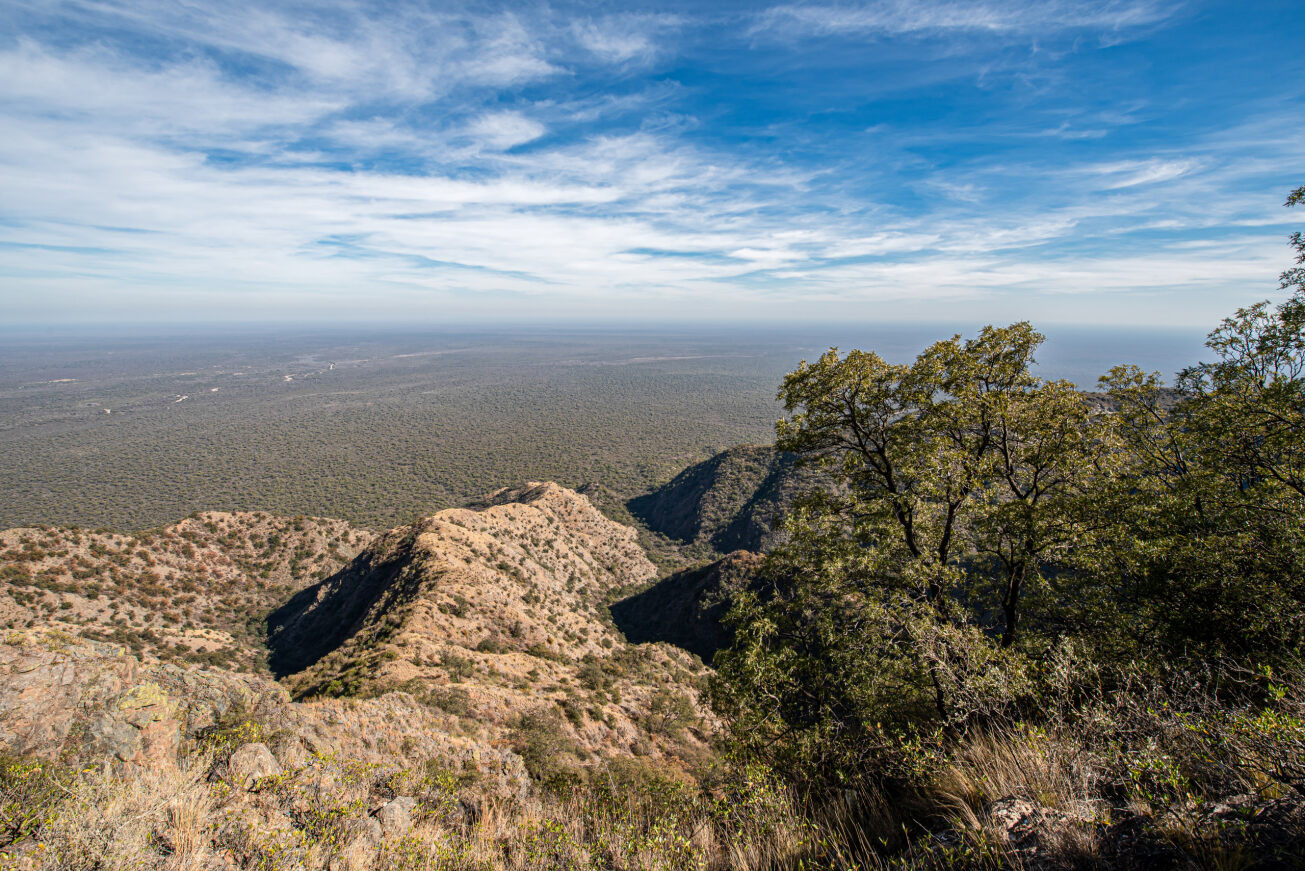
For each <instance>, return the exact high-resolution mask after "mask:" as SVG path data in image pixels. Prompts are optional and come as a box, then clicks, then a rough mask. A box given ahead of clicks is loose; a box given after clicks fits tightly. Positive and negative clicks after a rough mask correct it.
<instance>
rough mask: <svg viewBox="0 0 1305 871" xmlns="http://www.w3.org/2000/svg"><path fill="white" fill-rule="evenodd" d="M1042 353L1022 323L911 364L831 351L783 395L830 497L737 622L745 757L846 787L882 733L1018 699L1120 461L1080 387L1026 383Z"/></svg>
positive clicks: (949, 722) (729, 661)
mask: <svg viewBox="0 0 1305 871" xmlns="http://www.w3.org/2000/svg"><path fill="white" fill-rule="evenodd" d="M1041 342H1042V336H1041V335H1040V334H1038V333H1037V332H1036V331H1034V330H1033V329H1032V328H1031V327H1030V326H1029V325H1028V324H1026V323H1020V324H1015V325H1012V326H1009V327H1005V328H995V327H988V328H985V329H984V330H982V331H981V332H980V333H979V334H978V336H976V337H974V338H972V339H968V340H964V339H962V338H961V337H960V336H953V337H952V338H950V339H948V340H945V341H941V342H937V343H935V344H934V345H932V346H931V347H929V348H928V349H926V350H925V351H924V352H923V353H922V354H920V355H919V357H917V358H916V360H915V361H914V362H913V363H912V364H910V365H902V364H892V363H888V362H887V361H885V360H883V359H882V358H881V357H879V356H878V355H876V354H874V353H870V352H863V351H852V352H850V353H848V354H847V355H845V356H844V355H840V354H839V353H838V351H837V350H836V349H832V350H830V351H829V352H828V353H826V354H825V355H823V356H822V357H821V358H820V359H819V360H817V361H816V362H814V363H805V362H804V363H803V364H802V365H801V366H799V367H798V368H797V369H796V370H795V371H794V372H792V373H791V374H790V375H789V376H788V377H787V378H786V379H785V380H784V384H783V386H782V388H781V390H780V398H781V399H782V400H783V402H784V404H785V408H786V410H787V411H788V415H787V417H786V418H785V419H784V420H782V421H780V423H779V424H778V439H777V446H778V447H780V448H781V449H783V450H787V451H792V452H794V453H796V454H798V455H799V456H800V457H801V458H803V460H804V461H806V462H812V463H818V464H821V465H823V466H824V467H826V469H827V470H828V471H829V472H830V474H832V475H833V476H834V478H835V479H836V480H837V481H838V482H839V483H840V485H841V486H840V487H839V488H837V489H836V492H837V494H838V495H834V496H830V495H827V494H826V495H822V496H821V497H819V498H818V499H813V500H811V501H809V502H807V503H806V504H804V505H803V506H801V508H800V509H799V510H797V511H795V512H793V513H792V515H791V518H790V521H789V530H788V531H789V536H790V539H789V542H788V543H787V544H786V545H785V546H784V547H782V548H779V549H778V550H776V551H775V552H774V553H772V554H771V555H770V558H769V560H768V563H767V567H766V577H767V578H768V579H769V584H768V586H765V587H764V588H763V590H764V593H762V594H757V595H753V596H750V597H745V598H743V599H741V600H740V601H739V602H738V603H737V605H736V607H735V609H734V620H735V629H736V643H735V646H734V648H733V650H731V651H727V652H725V653H723V654H722V655H721V657H720V658H719V659H718V663H719V666H720V673H721V680H720V681H718V692H717V698H718V701H720V702H722V704H723V706H724V708H725V709H726V711H727V713H729V714H731V716H732V717H733V719H734V722H735V725H736V727H737V729H736V733H737V734H740V735H744V736H746V739H747V740H748V741H749V742H750V743H752V745H753V746H754V747H757V748H765V749H766V752H768V753H770V754H772V755H779V754H789V756H790V757H793V758H786V759H785V760H784V761H785V764H786V765H790V766H794V767H795V768H796V767H803V768H805V769H806V770H809V771H825V772H846V771H849V770H852V771H855V770H858V769H860V768H862V767H863V766H865V765H866V764H868V761H867V759H866V756H867V754H869V755H870V756H874V757H876V758H878V756H879V751H880V750H882V749H884V748H887V747H891V746H893V744H894V743H895V741H896V739H893V738H890V737H889V735H890V734H896V735H899V736H900V733H901V732H902V731H903V730H906V731H919V730H920V729H922V728H923V729H925V730H926V731H927V730H931V729H934V728H947V729H962V728H965V727H966V726H967V725H968V724H969V723H970V722H972V721H973V720H975V719H982V718H983V717H985V716H988V715H991V714H992V713H994V710H993V706H994V705H1003V704H1006V703H1007V702H1009V701H1010V700H1011V699H1013V698H1016V697H1018V696H1019V695H1020V692H1021V690H1020V687H1021V686H1022V684H1023V683H1024V681H1025V668H1024V666H1025V653H1026V652H1027V651H1029V650H1036V649H1038V648H1039V647H1040V646H1041V645H1042V644H1043V643H1044V642H1045V639H1044V638H1043V637H1041V636H1040V634H1039V632H1038V631H1037V630H1038V627H1039V618H1038V615H1037V613H1036V611H1037V608H1036V603H1038V602H1040V601H1043V600H1048V599H1050V600H1054V598H1055V597H1054V596H1048V593H1049V591H1050V590H1051V588H1052V585H1053V581H1056V580H1057V579H1058V578H1060V577H1062V576H1063V575H1065V573H1066V572H1068V571H1070V562H1069V559H1068V558H1069V557H1070V556H1071V555H1072V554H1073V553H1074V552H1075V551H1076V550H1077V549H1080V548H1082V547H1084V546H1085V545H1086V544H1087V543H1088V542H1089V541H1091V540H1092V538H1093V536H1094V535H1096V534H1097V532H1098V531H1099V524H1098V522H1097V514H1095V513H1094V512H1093V511H1091V510H1088V509H1089V504H1088V503H1089V499H1090V496H1091V494H1092V492H1093V491H1094V489H1096V488H1097V486H1098V481H1099V480H1100V479H1102V478H1103V477H1108V475H1109V474H1110V469H1111V468H1112V457H1113V455H1114V454H1115V453H1116V451H1115V449H1114V446H1113V443H1112V438H1111V429H1110V427H1109V425H1108V421H1107V420H1106V419H1105V418H1103V417H1102V416H1101V415H1100V414H1098V413H1096V412H1095V411H1094V409H1093V407H1092V405H1091V404H1090V403H1089V402H1088V401H1086V399H1085V398H1084V397H1083V396H1082V394H1080V393H1078V392H1077V391H1075V390H1074V388H1073V385H1070V384H1068V383H1066V382H1060V381H1046V380H1044V379H1041V378H1039V377H1037V376H1036V375H1035V374H1034V373H1033V371H1032V365H1033V362H1034V357H1033V355H1034V352H1035V351H1036V349H1037V348H1038V346H1039V344H1040V343H1041ZM1030 602H1032V603H1035V608H1034V611H1035V613H1034V614H1033V616H1032V617H1031V618H1030V617H1029V616H1027V612H1028V610H1029V603H1030ZM799 759H800V760H802V762H801V765H800V766H799ZM881 761H882V760H881Z"/></svg>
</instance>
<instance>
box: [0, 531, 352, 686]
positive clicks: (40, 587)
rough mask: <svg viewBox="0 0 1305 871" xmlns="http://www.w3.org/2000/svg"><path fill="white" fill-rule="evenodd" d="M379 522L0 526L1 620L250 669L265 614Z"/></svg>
mask: <svg viewBox="0 0 1305 871" xmlns="http://www.w3.org/2000/svg"><path fill="white" fill-rule="evenodd" d="M372 537H373V536H372V533H370V532H367V531H366V530H361V529H356V528H354V527H352V526H350V525H349V524H348V523H345V522H344V521H341V520H327V519H323V518H316V517H295V518H288V517H275V516H273V515H270V514H264V513H262V512H236V513H227V512H206V513H197V514H194V515H192V516H191V517H188V518H186V519H184V520H182V521H179V522H177V523H173V524H170V525H168V526H165V527H162V528H160V529H157V530H151V531H147V532H140V533H135V534H125V533H113V532H101V531H97V532H91V531H88V530H82V529H75V528H73V529H68V528H57V527H39V528H24V529H10V530H5V531H3V532H0V627H7V628H11V629H13V628H26V627H45V628H53V629H59V630H61V631H63V632H67V633H70V634H74V635H81V636H85V637H89V638H99V639H101V640H108V641H116V642H120V643H122V644H125V645H127V647H128V648H129V649H131V650H132V651H134V652H135V653H136V654H137V655H138V656H140V657H141V658H142V659H143V660H145V661H154V660H159V659H163V660H177V661H192V662H200V663H205V664H210V665H224V666H228V667H240V668H252V667H255V666H257V665H258V664H259V662H260V661H261V659H262V653H263V648H262V641H263V635H264V625H263V621H264V617H265V615H266V614H267V613H268V612H269V611H271V610H272V609H273V608H275V607H277V606H279V605H281V604H282V603H284V602H285V601H286V599H287V598H289V597H290V596H291V595H292V594H294V593H295V592H297V591H298V590H301V589H303V588H304V587H305V586H307V585H308V584H310V583H313V582H314V581H316V580H318V579H320V578H324V577H327V576H329V575H331V574H333V573H335V572H337V571H339V570H340V569H341V568H343V567H344V566H345V565H347V564H348V563H349V562H350V561H351V560H352V559H353V558H354V557H355V556H356V555H357V554H358V553H359V552H360V551H361V550H363V549H364V548H365V547H366V546H367V545H368V544H369V543H370V542H371V539H372Z"/></svg>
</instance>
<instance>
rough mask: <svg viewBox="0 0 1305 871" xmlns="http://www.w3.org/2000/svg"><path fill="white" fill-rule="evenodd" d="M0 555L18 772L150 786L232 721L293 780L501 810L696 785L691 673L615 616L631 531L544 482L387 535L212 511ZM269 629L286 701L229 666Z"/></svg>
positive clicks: (699, 668)
mask: <svg viewBox="0 0 1305 871" xmlns="http://www.w3.org/2000/svg"><path fill="white" fill-rule="evenodd" d="M0 544H2V545H3V549H0V603H3V604H2V607H3V608H4V609H5V610H4V616H3V618H0V627H3V626H6V625H7V626H8V629H7V630H2V631H4V632H5V633H7V634H3V635H0V642H2V643H0V697H3V698H4V699H5V702H4V703H3V704H0V744H3V748H0V749H4V750H7V751H8V752H11V753H18V754H34V755H37V756H43V757H45V758H58V757H61V756H69V757H70V758H73V757H75V758H79V759H87V760H91V761H93V760H95V759H100V758H108V759H116V760H118V763H119V764H125V765H138V766H146V767H150V766H153V767H158V766H160V765H168V764H172V763H174V762H175V760H176V758H177V756H178V754H179V753H183V751H184V750H185V748H186V747H188V746H192V745H195V742H202V740H203V736H204V735H205V734H209V733H211V732H212V731H213V730H214V729H217V728H219V727H221V728H227V726H229V725H230V724H231V723H232V722H235V721H238V720H241V718H244V719H248V720H250V721H251V722H256V723H257V724H258V728H259V729H260V730H262V731H265V732H266V733H267V734H274V735H276V736H278V737H277V741H276V742H273V743H274V744H275V746H274V751H275V753H276V754H277V755H278V757H280V756H284V757H285V759H284V760H283V764H286V765H290V764H293V763H294V761H295V760H302V758H303V757H304V754H305V753H308V754H310V755H311V754H312V753H319V754H326V755H332V756H335V757H339V756H341V755H342V754H343V756H344V757H346V758H347V757H350V756H352V755H358V757H359V758H362V759H376V760H386V759H389V760H391V761H396V762H402V763H404V764H410V765H420V764H421V763H422V762H423V760H430V759H436V760H439V759H443V760H448V759H453V760H454V761H455V762H456V763H457V765H461V766H463V767H464V768H465V767H467V766H470V767H471V769H473V772H474V773H475V775H476V776H477V777H479V778H488V779H489V780H490V781H493V782H494V783H497V784H498V787H496V788H501V789H507V790H511V789H517V788H519V787H520V785H521V784H523V783H524V780H523V777H524V775H523V774H522V772H524V770H525V768H523V762H524V764H525V765H526V766H528V767H529V768H530V770H531V772H532V773H533V774H534V775H535V776H536V777H546V778H547V777H554V776H571V775H570V774H568V772H576V771H579V770H581V769H582V768H584V767H585V766H587V765H591V764H593V763H594V762H595V760H597V759H598V758H600V757H603V756H624V757H630V756H640V757H647V758H652V759H660V760H663V761H664V762H663V763H659V764H660V765H662V767H663V768H665V767H666V765H668V764H669V766H670V768H671V769H679V770H683V771H691V770H693V769H694V767H695V765H696V763H697V761H698V760H700V759H701V758H702V757H704V756H705V754H706V752H707V750H706V748H707V743H708V739H709V735H710V732H711V731H712V729H713V722H712V720H711V718H710V716H709V715H708V714H707V713H706V711H705V706H704V705H703V704H702V703H701V701H700V697H699V690H698V688H699V686H700V684H701V683H702V680H703V678H704V677H705V674H706V670H705V668H704V667H703V665H702V663H701V662H700V661H699V660H697V659H696V658H694V657H693V656H691V655H689V654H687V653H685V652H684V651H682V650H679V649H676V648H673V647H670V646H668V645H664V644H645V645H630V644H627V643H626V642H625V639H624V638H623V637H622V636H621V634H620V633H619V632H618V631H617V630H616V629H615V627H614V626H613V624H612V623H611V619H610V617H609V615H608V611H607V607H606V605H607V603H608V602H609V601H610V600H611V599H613V598H614V597H615V596H616V594H617V593H618V592H619V591H621V590H624V589H626V588H629V587H632V586H636V587H637V586H640V585H644V584H646V583H647V582H649V581H650V580H651V579H652V578H653V577H654V574H655V570H654V568H653V566H652V565H651V563H649V562H648V560H647V558H646V556H645V555H644V552H643V551H642V550H641V548H640V547H639V546H638V544H637V541H636V536H635V532H634V531H633V530H631V529H629V528H628V527H625V526H622V525H620V524H617V523H614V522H613V521H611V520H608V519H607V518H606V517H604V516H603V515H602V514H601V513H599V512H598V511H597V510H596V509H594V507H593V506H592V505H591V504H590V503H589V501H588V500H587V499H586V498H585V497H583V496H581V495H579V494H577V493H574V492H572V491H570V490H566V489H564V488H561V487H559V486H557V485H555V484H529V485H526V486H524V487H520V488H515V489H505V490H502V491H499V492H498V493H495V494H493V495H492V497H490V498H489V499H488V500H487V502H486V503H485V507H482V508H481V509H480V510H463V509H458V510H449V511H444V512H440V513H439V514H436V515H433V516H431V517H427V518H424V519H422V520H419V521H417V522H416V523H414V524H412V525H410V526H406V527H400V528H398V529H395V530H392V531H391V532H389V533H386V534H384V535H381V536H379V537H373V536H372V535H371V534H369V533H367V532H364V531H360V530H356V529H352V528H350V527H348V525H347V524H343V523H341V522H338V521H330V520H320V519H313V518H295V519H290V518H276V517H271V516H269V515H264V514H216V513H211V514H199V515H196V516H193V517H191V518H188V519H186V520H184V521H181V522H180V523H177V524H173V525H171V526H169V527H165V528H163V529H161V530H158V531H154V532H151V533H143V534H138V535H120V534H113V533H101V532H95V533H92V532H87V531H84V530H68V529H51V528H44V529H20V530H9V531H7V532H4V533H0ZM314 582H315V583H314ZM309 583H312V584H313V585H312V586H307V584H309ZM296 591H297V592H296ZM278 605H279V607H276V606H278ZM273 608H276V610H275V611H274V614H273V617H272V619H271V621H270V627H271V630H272V632H271V636H270V646H271V652H272V655H271V663H272V666H273V668H274V669H275V671H276V672H277V673H278V674H279V675H280V677H281V681H280V683H275V682H272V681H271V680H270V679H267V678H264V677H258V676H256V675H253V674H241V673H238V668H237V667H239V669H245V670H246V671H248V670H257V666H258V665H259V660H260V653H259V651H258V650H257V649H256V647H255V645H254V640H255V639H256V636H257V634H258V630H259V629H261V628H262V625H263V624H262V615H264V614H266V613H268V612H269V610H272V609H273ZM292 699H299V701H293V700H292ZM223 724H226V725H223ZM183 755H184V754H183ZM459 760H460V761H459ZM441 764H443V763H441ZM513 784H516V785H515V786H513Z"/></svg>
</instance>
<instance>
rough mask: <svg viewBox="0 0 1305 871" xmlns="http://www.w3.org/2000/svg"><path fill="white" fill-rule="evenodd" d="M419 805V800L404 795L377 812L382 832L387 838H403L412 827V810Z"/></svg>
mask: <svg viewBox="0 0 1305 871" xmlns="http://www.w3.org/2000/svg"><path fill="white" fill-rule="evenodd" d="M416 807H417V800H416V799H415V798H412V797H411V796H406V795H402V796H399V797H398V798H396V799H394V800H393V801H390V802H387V803H385V804H384V805H382V806H381V809H380V810H378V811H377V812H376V820H377V822H379V823H380V826H381V832H382V833H383V834H384V835H385V837H387V838H401V837H403V836H404V835H406V834H408V830H409V829H411V828H412V812H413V809H415V808H416Z"/></svg>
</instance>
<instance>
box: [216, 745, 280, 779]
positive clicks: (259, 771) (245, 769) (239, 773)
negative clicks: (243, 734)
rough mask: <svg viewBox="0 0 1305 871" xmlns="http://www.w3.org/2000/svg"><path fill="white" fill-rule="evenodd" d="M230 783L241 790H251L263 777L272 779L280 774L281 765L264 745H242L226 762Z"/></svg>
mask: <svg viewBox="0 0 1305 871" xmlns="http://www.w3.org/2000/svg"><path fill="white" fill-rule="evenodd" d="M227 768H228V770H229V771H230V774H231V782H232V783H234V784H236V785H237V786H239V787H241V788H242V789H253V788H254V785H255V784H257V783H258V781H259V780H262V779H263V778H264V777H273V776H275V775H278V774H280V773H281V772H282V768H281V763H279V762H277V761H276V757H275V756H273V755H272V751H271V750H268V749H267V745H266V744H243V745H241V746H240V747H239V748H237V749H236V751H235V752H234V753H232V754H231V758H230V760H228V762H227Z"/></svg>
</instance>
